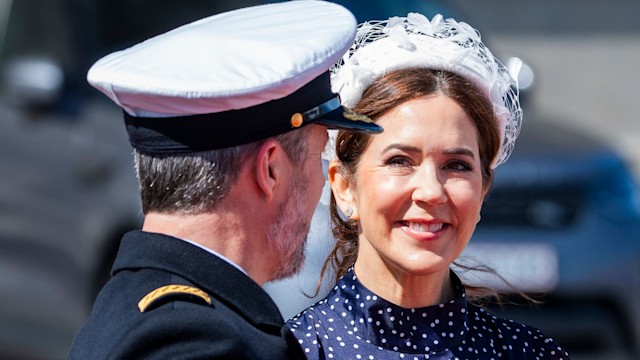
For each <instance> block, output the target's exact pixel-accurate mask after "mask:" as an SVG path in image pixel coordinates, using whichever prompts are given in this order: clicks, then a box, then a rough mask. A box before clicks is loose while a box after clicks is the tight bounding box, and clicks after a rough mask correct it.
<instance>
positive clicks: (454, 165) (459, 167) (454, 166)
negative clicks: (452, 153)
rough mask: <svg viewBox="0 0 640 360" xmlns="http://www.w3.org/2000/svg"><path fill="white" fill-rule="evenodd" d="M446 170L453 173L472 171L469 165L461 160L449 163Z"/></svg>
mask: <svg viewBox="0 0 640 360" xmlns="http://www.w3.org/2000/svg"><path fill="white" fill-rule="evenodd" d="M446 168H447V169H450V170H454V171H471V169H472V167H471V165H469V163H467V162H466V161H462V160H453V161H449V162H448V163H447V165H446Z"/></svg>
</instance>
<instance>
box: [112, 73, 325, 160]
mask: <svg viewBox="0 0 640 360" xmlns="http://www.w3.org/2000/svg"><path fill="white" fill-rule="evenodd" d="M336 96H337V95H336V94H334V93H332V92H331V85H330V80H329V72H325V73H324V74H322V75H320V76H318V77H317V78H315V79H314V80H312V81H311V82H309V83H308V84H306V85H305V86H303V87H302V88H300V89H298V90H297V91H295V92H293V93H292V94H290V95H288V96H286V97H284V98H281V99H277V100H272V101H269V102H266V103H263V104H260V105H256V106H252V107H250V108H245V109H239V110H229V111H224V112H220V113H212V114H200V115H189V116H176V117H168V118H147V117H136V116H131V115H129V114H127V113H126V112H125V113H124V121H125V124H126V127H127V133H128V134H129V141H130V142H131V145H132V146H133V147H134V148H136V149H138V150H139V151H140V152H144V153H151V154H163V153H189V152H197V151H206V150H215V149H221V148H226V147H231V146H236V145H241V144H248V143H251V142H254V141H258V140H262V139H266V138H269V137H271V136H275V135H279V134H282V133H285V132H287V131H290V130H293V129H296V128H297V127H294V126H292V124H291V116H292V115H293V114H296V113H305V112H306V111H308V110H310V109H313V108H314V107H317V106H319V105H321V104H323V103H326V102H327V101H329V100H331V99H332V98H334V97H336ZM316 120H319V118H318V119H314V120H311V121H305V122H304V123H302V124H301V125H300V126H304V125H307V124H309V123H313V122H315V121H316Z"/></svg>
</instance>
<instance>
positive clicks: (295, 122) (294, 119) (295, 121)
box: [291, 113, 304, 127]
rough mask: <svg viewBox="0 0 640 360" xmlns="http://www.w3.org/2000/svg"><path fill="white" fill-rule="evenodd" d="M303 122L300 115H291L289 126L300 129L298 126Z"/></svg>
mask: <svg viewBox="0 0 640 360" xmlns="http://www.w3.org/2000/svg"><path fill="white" fill-rule="evenodd" d="M303 121H304V117H303V116H302V114H300V113H295V114H293V115H291V126H293V127H300V125H302V122H303Z"/></svg>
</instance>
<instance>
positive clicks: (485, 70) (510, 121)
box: [331, 13, 522, 168]
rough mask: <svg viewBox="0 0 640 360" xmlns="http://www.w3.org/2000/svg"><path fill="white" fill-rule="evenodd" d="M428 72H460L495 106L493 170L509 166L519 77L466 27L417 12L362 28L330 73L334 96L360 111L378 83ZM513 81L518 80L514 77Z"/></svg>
mask: <svg viewBox="0 0 640 360" xmlns="http://www.w3.org/2000/svg"><path fill="white" fill-rule="evenodd" d="M413 67H423V68H424V67H426V68H430V69H436V70H446V71H451V72H453V73H456V74H458V75H460V76H463V77H464V78H466V79H468V80H469V81H471V82H473V83H474V84H475V85H476V86H477V87H478V88H479V89H481V90H482V91H483V92H484V93H485V95H486V97H487V99H488V100H489V101H490V102H491V103H492V104H493V110H494V114H495V116H496V120H497V127H498V131H499V133H500V135H501V147H500V151H499V152H498V155H497V156H496V159H495V160H494V162H493V164H492V168H495V167H497V166H498V165H500V164H502V163H504V162H505V161H506V160H507V159H508V158H509V156H510V155H511V152H512V151H513V148H514V145H515V140H516V138H517V137H518V135H519V133H520V127H521V124H522V109H521V107H520V103H519V100H518V84H517V80H515V79H514V78H517V74H518V72H519V68H517V67H516V68H515V71H513V70H512V72H511V73H510V72H509V70H508V69H507V68H506V67H505V66H504V65H503V64H502V63H501V62H500V61H499V60H498V59H496V58H495V57H494V56H493V54H492V53H491V51H490V50H489V49H488V48H487V47H486V46H485V45H484V44H483V42H482V40H481V38H480V33H479V32H478V31H477V30H476V29H474V28H473V27H471V26H470V25H468V24H467V23H464V22H457V21H455V20H454V19H450V18H447V19H444V18H443V16H442V15H440V14H438V15H436V16H434V17H433V18H432V19H431V20H429V19H428V18H427V17H426V16H424V15H422V14H418V13H409V14H408V15H407V16H406V17H391V18H389V19H388V20H382V21H377V20H376V21H368V22H364V23H362V24H360V25H359V26H358V29H357V32H356V38H355V41H354V43H353V45H352V46H351V48H350V49H349V51H348V52H347V53H346V54H345V55H344V56H343V57H342V59H341V60H340V61H339V62H338V63H337V64H336V65H334V66H333V68H332V69H331V71H332V76H331V83H332V91H334V92H336V93H339V94H340V99H341V101H342V104H343V105H344V106H346V107H353V106H355V105H356V104H357V103H358V102H359V101H360V99H361V97H362V94H363V92H364V91H365V90H366V89H367V88H368V87H369V86H370V85H371V84H372V83H373V82H374V81H375V80H376V79H378V78H380V77H382V76H384V75H385V74H386V73H388V72H390V71H394V70H398V69H404V68H413ZM512 76H513V77H512Z"/></svg>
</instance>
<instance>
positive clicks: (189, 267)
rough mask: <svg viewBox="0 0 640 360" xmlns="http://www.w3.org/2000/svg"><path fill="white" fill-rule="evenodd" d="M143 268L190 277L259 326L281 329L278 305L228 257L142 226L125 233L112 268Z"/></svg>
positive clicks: (119, 269)
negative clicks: (220, 256)
mask: <svg viewBox="0 0 640 360" xmlns="http://www.w3.org/2000/svg"><path fill="white" fill-rule="evenodd" d="M141 268H153V269H158V270H163V271H167V272H171V273H174V274H177V275H179V276H181V277H183V278H185V279H187V280H189V281H190V282H192V283H193V284H194V285H196V286H198V287H199V288H200V289H201V290H203V291H205V292H207V293H208V294H209V295H211V296H212V297H214V298H216V299H218V300H220V301H221V302H223V303H224V304H225V305H227V306H229V307H230V308H232V309H233V310H235V311H236V312H237V313H238V314H240V315H241V316H243V317H244V318H245V319H246V320H247V321H248V322H249V323H252V324H253V325H255V326H257V327H272V326H275V327H277V332H279V331H280V327H281V326H282V325H283V323H284V321H283V319H282V315H281V314H280V311H279V310H278V307H277V306H276V304H275V303H274V302H273V300H272V299H271V297H269V295H268V294H267V293H266V292H265V291H264V290H263V289H262V287H261V286H260V285H258V284H257V283H256V282H255V281H253V280H252V279H251V278H249V277H248V276H247V275H245V274H244V273H243V272H242V271H240V270H238V269H237V268H236V267H234V266H232V265H231V264H229V263H228V262H227V261H225V260H223V259H221V258H219V257H217V256H215V255H214V254H212V253H210V252H207V251H205V250H204V249H202V248H199V247H197V246H194V245H192V244H189V243H187V242H186V241H183V240H180V239H178V238H174V237H171V236H167V235H163V234H157V233H149V232H144V231H139V230H136V231H131V232H129V233H127V234H125V235H124V237H123V238H122V242H121V244H120V250H119V253H118V257H117V258H116V261H115V263H114V266H113V270H112V272H113V274H114V275H115V274H116V273H118V272H119V271H123V270H136V269H141ZM273 330H274V331H276V329H273Z"/></svg>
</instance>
